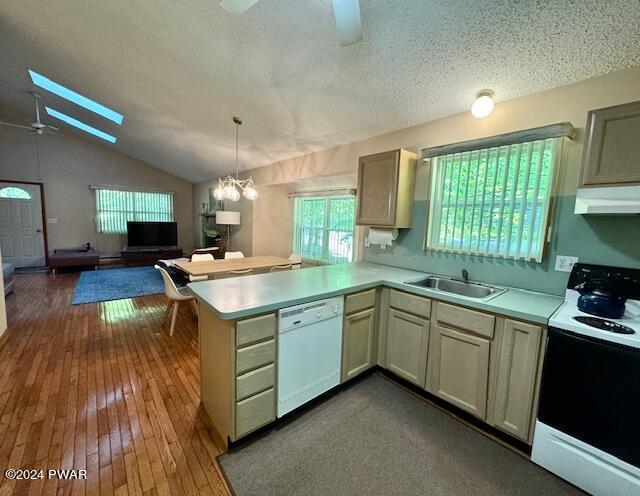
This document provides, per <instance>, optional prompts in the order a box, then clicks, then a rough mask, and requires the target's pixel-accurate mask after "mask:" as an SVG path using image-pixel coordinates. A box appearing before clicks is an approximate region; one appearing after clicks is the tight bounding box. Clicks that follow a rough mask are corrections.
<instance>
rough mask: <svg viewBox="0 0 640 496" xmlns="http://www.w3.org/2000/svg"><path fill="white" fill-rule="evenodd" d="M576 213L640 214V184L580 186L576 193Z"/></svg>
mask: <svg viewBox="0 0 640 496" xmlns="http://www.w3.org/2000/svg"><path fill="white" fill-rule="evenodd" d="M574 213H576V214H607V215H634V214H640V186H612V187H604V188H580V189H578V191H577V193H576V207H575V210H574Z"/></svg>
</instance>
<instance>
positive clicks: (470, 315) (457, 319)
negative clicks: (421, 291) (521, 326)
mask: <svg viewBox="0 0 640 496" xmlns="http://www.w3.org/2000/svg"><path fill="white" fill-rule="evenodd" d="M436 315H437V320H438V323H440V324H445V325H448V326H452V327H457V328H458V329H462V330H464V331H470V332H474V333H476V334H480V335H481V336H486V337H488V338H493V327H494V324H495V321H496V318H495V317H494V316H493V315H489V314H487V313H482V312H476V311H475V310H469V309H468V308H462V307H457V306H454V305H448V304H446V303H441V302H438V309H437V312H436Z"/></svg>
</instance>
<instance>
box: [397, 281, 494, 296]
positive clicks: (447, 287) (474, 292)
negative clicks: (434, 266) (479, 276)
mask: <svg viewBox="0 0 640 496" xmlns="http://www.w3.org/2000/svg"><path fill="white" fill-rule="evenodd" d="M405 284H409V285H411V286H418V287H421V288H428V289H432V290H434V291H438V292H441V293H450V294H455V295H458V296H462V297H464V298H471V299H473V300H482V301H487V300H490V299H491V298H493V297H495V296H498V295H499V294H501V293H504V292H505V291H506V289H504V288H500V287H497V286H489V285H487V284H480V283H477V282H464V281H458V280H456V279H451V278H448V277H436V276H428V277H421V278H420V279H415V280H413V281H406V282H405Z"/></svg>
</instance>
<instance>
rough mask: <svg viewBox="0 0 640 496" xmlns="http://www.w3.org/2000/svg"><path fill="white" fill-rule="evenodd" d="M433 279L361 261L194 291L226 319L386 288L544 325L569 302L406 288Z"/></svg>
mask: <svg viewBox="0 0 640 496" xmlns="http://www.w3.org/2000/svg"><path fill="white" fill-rule="evenodd" d="M427 275H430V273H424V272H416V271H413V270H406V269H399V268H396V267H389V266H386V265H378V264H373V263H369V262H358V263H345V264H338V265H326V266H323V267H312V268H305V269H298V270H288V271H283V272H274V273H269V274H256V275H250V276H243V277H233V278H229V279H220V280H211V281H202V282H192V283H190V284H189V285H188V286H189V288H190V289H191V291H193V293H194V294H195V296H196V297H197V298H198V300H200V302H202V303H204V304H205V305H207V306H208V307H210V308H211V309H212V310H213V312H214V313H215V314H216V315H217V316H218V317H219V318H221V319H223V320H237V319H243V318H246V317H251V316H253V315H258V314H261V313H266V312H271V311H274V310H278V309H280V308H285V307H289V306H293V305H298V304H300V303H307V302H309V301H314V300H320V299H323V298H329V297H332V296H338V295H343V294H348V293H354V292H357V291H361V290H365V289H369V288H373V287H376V286H382V285H384V286H388V287H391V288H395V289H400V290H402V291H406V292H408V293H413V294H416V295H421V296H426V297H429V298H433V299H436V300H441V301H448V302H451V303H457V304H459V305H464V306H467V307H470V308H476V309H478V310H485V311H488V312H493V313H497V314H502V315H506V316H509V317H513V318H516V319H521V320H528V321H530V322H536V323H538V324H544V325H546V324H547V323H548V320H549V317H551V315H552V314H553V312H555V310H556V309H557V308H558V307H559V306H560V304H561V303H562V302H563V301H564V299H563V298H562V297H559V296H554V295H547V294H543V293H535V292H531V291H524V290H521V289H514V288H508V289H507V291H506V292H504V293H502V294H500V295H498V296H495V297H494V298H492V299H490V300H488V301H478V300H473V299H469V298H465V297H462V296H457V295H454V294H445V293H441V292H439V291H434V290H432V289H428V288H420V287H416V286H411V285H409V284H405V281H409V280H414V279H417V278H419V277H424V276H427Z"/></svg>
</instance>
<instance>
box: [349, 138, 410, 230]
mask: <svg viewBox="0 0 640 496" xmlns="http://www.w3.org/2000/svg"><path fill="white" fill-rule="evenodd" d="M415 181H416V154H415V153H411V152H408V151H406V150H394V151H390V152H384V153H378V154H376V155H368V156H366V157H360V160H359V163H358V193H357V194H358V207H357V213H356V224H358V225H362V226H380V227H390V228H406V227H411V206H412V204H413V190H414V187H415Z"/></svg>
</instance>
